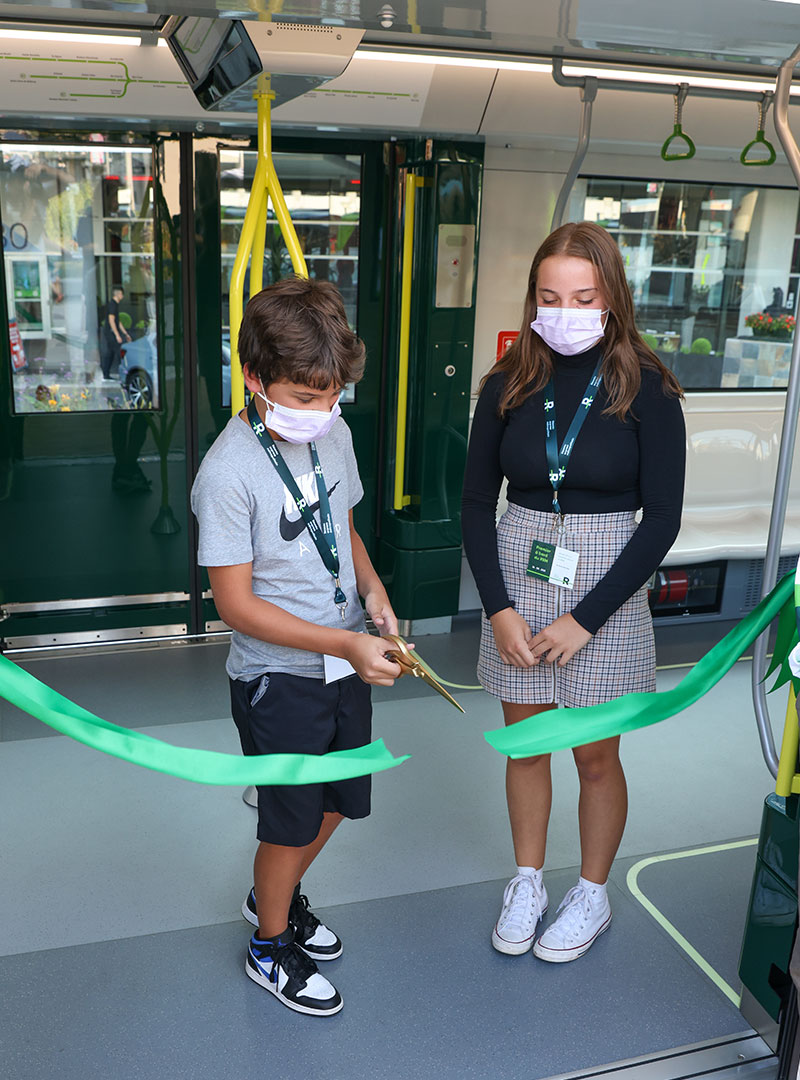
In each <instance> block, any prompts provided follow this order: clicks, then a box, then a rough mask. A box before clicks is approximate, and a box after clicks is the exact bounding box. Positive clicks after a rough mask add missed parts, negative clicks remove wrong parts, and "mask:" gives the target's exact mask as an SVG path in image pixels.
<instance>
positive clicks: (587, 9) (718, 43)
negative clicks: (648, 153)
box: [0, 0, 800, 70]
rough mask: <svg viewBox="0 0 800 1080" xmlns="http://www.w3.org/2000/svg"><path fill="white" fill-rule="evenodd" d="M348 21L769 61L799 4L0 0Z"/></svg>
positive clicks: (544, 46)
mask: <svg viewBox="0 0 800 1080" xmlns="http://www.w3.org/2000/svg"><path fill="white" fill-rule="evenodd" d="M254 12H260V13H261V14H262V15H264V16H267V17H272V18H279V19H289V20H302V21H312V22H314V23H320V22H323V23H328V24H339V25H346V26H357V27H361V28H363V29H365V31H366V36H365V40H366V41H369V42H371V43H383V44H391V43H403V44H412V45H418V46H420V47H430V46H439V47H450V48H459V49H470V50H481V51H483V50H488V51H495V52H496V51H499V52H513V53H523V54H528V55H544V56H548V55H553V54H559V53H560V54H563V55H565V56H568V57H569V56H575V57H580V56H586V55H587V54H593V55H595V56H596V55H597V54H598V53H602V54H603V55H604V56H605V57H606V58H607V59H609V60H612V61H619V60H622V59H628V60H630V59H634V58H636V57H643V58H647V57H650V59H651V61H652V60H659V61H661V62H663V63H666V62H672V63H683V64H686V65H689V66H692V65H698V66H702V65H712V66H717V65H722V66H725V67H732V68H736V69H739V70H741V69H743V68H750V67H752V66H754V65H755V66H767V67H773V68H774V67H775V66H776V65H777V64H778V63H780V62H781V61H782V60H784V59H785V58H786V57H787V56H788V54H789V53H790V52H791V51H792V49H793V47H794V46H795V45H796V44H797V43H798V42H800V5H798V4H795V3H778V2H775V0H703V2H702V3H698V2H697V0H670V2H669V3H664V0H635V2H631V0H394V2H392V3H386V4H381V2H380V0H57V2H54V3H52V4H47V3H42V2H40V3H38V4H36V5H33V6H32V5H30V4H28V3H27V2H26V0H4V2H3V3H0V20H5V21H9V20H13V21H15V22H17V23H29V22H39V21H44V22H53V23H64V22H71V23H80V24H81V25H82V26H90V25H98V26H118V27H125V26H127V27H132V28H136V27H141V28H145V27H149V28H153V27H155V26H157V25H158V23H159V22H160V21H161V19H163V17H164V16H166V15H181V14H187V15H188V14H191V15H208V16H222V17H228V18H231V17H240V18H254V17H258V16H257V15H255V14H254Z"/></svg>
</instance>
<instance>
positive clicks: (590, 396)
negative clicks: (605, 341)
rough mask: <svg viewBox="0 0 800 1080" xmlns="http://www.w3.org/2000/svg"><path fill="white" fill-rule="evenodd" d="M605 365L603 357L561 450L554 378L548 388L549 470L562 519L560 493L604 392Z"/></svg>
mask: <svg viewBox="0 0 800 1080" xmlns="http://www.w3.org/2000/svg"><path fill="white" fill-rule="evenodd" d="M602 362H603V358H602V356H601V357H600V359H599V360H598V361H597V366H596V367H595V369H594V374H593V375H592V377H591V379H590V380H589V385H588V386H587V387H586V392H585V393H584V395H583V398H582V399H581V403H580V405H579V406H578V408H577V409H576V410H575V415H574V416H573V418H572V423H571V424H570V425H569V430H568V431H567V437H566V439H564V442H563V443H562V444H561V449H560V450H559V449H558V437H557V436H556V399H555V392H554V390H553V379H552V377H551V379H550V382H549V383H548V384H547V386H546V387H545V391H544V413H545V446H546V449H547V466H548V468H549V470H550V483H551V484H552V485H553V510H555V512H556V513H557V514H559V515H561V506H560V505H559V502H558V489H559V488H560V487H561V485H562V484H563V482H564V477H565V476H566V475H567V462H568V461H569V458H570V454H571V453H572V449H573V447H574V446H575V440H576V439H577V437H578V432H579V431H580V430H581V428H582V427H583V422H584V420H585V419H586V417H587V415H588V412H589V409H591V407H592V402H593V401H594V399H595V395H596V394H597V391H598V390H599V389H600V383H601V382H602V381H603V376H602V375H601V374H600V365H601V364H602Z"/></svg>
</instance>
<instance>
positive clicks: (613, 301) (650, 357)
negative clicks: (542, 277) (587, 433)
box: [480, 221, 683, 420]
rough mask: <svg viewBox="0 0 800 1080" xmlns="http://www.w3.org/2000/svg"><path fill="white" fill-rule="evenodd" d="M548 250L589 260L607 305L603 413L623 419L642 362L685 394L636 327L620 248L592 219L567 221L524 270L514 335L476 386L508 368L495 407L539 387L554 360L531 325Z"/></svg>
mask: <svg viewBox="0 0 800 1080" xmlns="http://www.w3.org/2000/svg"><path fill="white" fill-rule="evenodd" d="M551 255H571V256H573V257H575V258H578V259H586V260H587V261H588V262H590V263H591V264H592V266H593V267H594V269H595V274H596V276H597V284H598V287H599V289H600V292H601V293H602V294H603V297H604V299H605V302H606V304H607V305H608V309H609V311H608V317H607V321H606V327H605V335H604V339H603V340H604V347H603V366H602V369H601V370H602V373H603V385H604V386H605V388H606V393H607V395H608V406H607V407H606V409H605V412H606V413H607V414H611V415H615V416H618V417H619V418H620V419H621V420H623V419H624V418H625V417H626V415H627V414H628V412H629V411H630V409H631V406H632V404H633V400H634V398H635V397H636V395H637V394H638V393H639V388H640V387H641V384H642V368H648V369H650V370H651V371H657V372H658V373H659V374H660V376H661V382H662V385H663V388H664V392H665V393H667V394H670V395H675V396H678V397H682V396H683V392H682V390H681V385H680V383H679V382H678V380H677V379H676V378H675V376H674V375H673V373H672V372H671V371H670V370H669V368H667V367H665V366H664V364H662V363H661V361H660V360H659V359H658V357H657V356H656V354H655V353H654V352H653V350H652V349H651V348H649V346H647V345H646V344H645V343H644V341H642V338H641V335H640V334H639V331H638V330H637V329H636V321H635V317H634V312H633V297H632V296H631V290H630V287H629V285H628V282H627V280H626V278H625V267H624V265H623V263H622V256H621V255H620V252H619V248H618V247H617V245H616V244H615V242H614V241H613V240H612V238H611V237H610V236H609V234H608V233H607V232H606V230H605V229H603V228H601V227H600V226H599V225H595V224H594V223H593V222H591V221H580V222H571V223H569V224H567V225H562V226H561V227H560V228H558V229H556V230H555V232H552V233H550V235H549V236H548V237H547V239H546V240H545V241H544V243H543V244H542V245H541V247H540V248H539V250H538V251H537V252H536V254H535V255H534V257H533V263H532V264H531V271H530V274H529V275H528V293H527V296H526V297H525V309H524V312H523V316H522V328H521V330H520V332H519V337H518V338H517V340H516V341H515V342H514V343H513V344H512V345H511V346H510V347H509V349H508V351H507V352H506V354H505V356H503V357H502V359H500V360H498V361H497V363H496V364H495V365H494V367H493V368H492V370H491V371H490V372H488V373H487V374H486V375H484V377H483V379H482V380H481V385H480V389H481V390H482V389H483V385H484V383H485V382H486V380H487V379H488V378H489V376H490V375H493V374H494V372H495V371H504V372H505V373H506V381H505V386H504V388H503V393H502V394H501V396H500V401H499V403H498V408H499V412H500V415H501V416H504V415H505V414H506V413H507V412H508V410H509V409H513V408H516V406H518V405H521V404H522V402H523V401H524V400H525V399H526V398H528V397H530V395H531V394H535V393H537V391H539V390H542V389H543V388H544V387H545V386H546V385H547V383H548V382H549V380H550V376H551V374H552V369H553V363H552V360H551V356H550V350H549V349H548V347H547V346H546V345H545V343H544V342H543V341H542V339H541V338H540V337H539V335H538V334H537V333H536V332H535V331H534V330H531V323H532V322H533V320H534V319H535V318H536V280H537V276H538V273H539V267H540V266H541V264H542V262H543V261H544V260H545V259H547V258H549V257H550V256H551Z"/></svg>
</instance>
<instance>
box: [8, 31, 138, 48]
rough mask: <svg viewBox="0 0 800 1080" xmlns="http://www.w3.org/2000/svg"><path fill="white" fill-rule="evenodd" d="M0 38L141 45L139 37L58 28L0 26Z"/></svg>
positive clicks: (86, 43) (88, 43)
mask: <svg viewBox="0 0 800 1080" xmlns="http://www.w3.org/2000/svg"><path fill="white" fill-rule="evenodd" d="M0 38H17V39H19V38H22V39H25V40H27V41H72V42H75V43H76V44H78V43H80V44H85V45H134V46H136V45H141V43H142V42H141V38H139V37H135V36H134V35H131V36H129V37H123V36H122V35H121V34H73V33H72V32H71V31H63V32H62V31H60V30H11V29H6V28H5V27H0Z"/></svg>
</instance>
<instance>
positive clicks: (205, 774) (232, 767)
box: [0, 656, 409, 786]
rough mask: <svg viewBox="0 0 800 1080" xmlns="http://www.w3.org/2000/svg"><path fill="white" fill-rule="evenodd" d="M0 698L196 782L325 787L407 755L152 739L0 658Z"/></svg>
mask: <svg viewBox="0 0 800 1080" xmlns="http://www.w3.org/2000/svg"><path fill="white" fill-rule="evenodd" d="M0 697H4V698H5V699H6V701H10V702H11V704H12V705H16V706H17V708H18V709H22V710H23V711H24V712H26V713H30V715H31V716H34V717H36V719H37V720H41V721H42V722H43V723H45V724H47V725H48V726H49V727H52V728H55V730H56V731H60V732H61V733H62V735H69V737H70V738H71V739H76V740H77V741H78V742H81V743H84V744H85V745H86V746H91V747H93V748H94V749H95V750H101V751H102V752H103V753H104V754H111V755H112V756H113V757H118V758H122V760H123V761H129V762H131V764H133V765H142V766H143V767H144V768H146V769H154V770H155V771H156V772H162V773H167V774H168V775H169V776H177V777H179V778H180V779H182V780H193V781H195V783H198V784H237V785H244V786H247V785H249V784H324V783H330V782H332V781H334V780H349V779H351V778H352V777H354V776H366V775H367V774H368V773H374V772H381V771H382V770H383V769H391V768H393V767H394V766H395V765H401V764H402V763H403V762H404V761H406V760H407V758H408V756H409V755H407V754H406V755H405V756H404V757H399V758H396V757H393V756H392V754H390V753H389V751H388V750H387V749H386V747H385V746H384V743H383V739H377V740H376V741H375V742H373V743H370V744H369V745H368V746H361V747H358V748H357V749H356V750H335V751H332V752H331V753H329V754H320V755H315V754H262V755H258V756H255V757H240V756H239V755H238V754H220V753H218V752H216V751H214V750H193V749H190V748H188V747H183V746H172V745H171V744H170V743H165V742H163V741H162V740H161V739H154V738H153V737H152V735H144V734H142V733H141V732H139V731H131V730H130V729H129V728H123V727H119V726H118V725H117V724H111V723H109V721H108V720H102V719H101V718H100V717H99V716H95V715H94V714H93V713H90V712H88V711H87V710H86V709H83V708H81V706H80V705H76V704H75V702H73V701H70V700H69V698H65V697H63V695H61V694H59V693H57V692H56V691H55V690H53V689H52V688H51V687H49V686H45V684H44V683H42V682H39V680H38V679H36V678H34V676H33V675H30V674H29V673H28V672H27V671H23V669H22V668H21V667H17V665H16V664H12V662H11V661H10V660H8V659H7V658H6V657H4V656H0Z"/></svg>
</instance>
